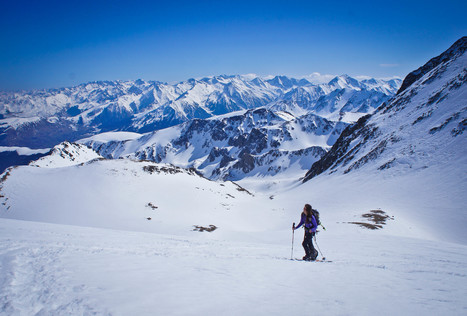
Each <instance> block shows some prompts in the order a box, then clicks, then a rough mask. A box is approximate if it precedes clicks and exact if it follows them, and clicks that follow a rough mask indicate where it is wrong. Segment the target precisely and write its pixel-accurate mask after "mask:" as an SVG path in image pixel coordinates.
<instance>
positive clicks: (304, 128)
mask: <svg viewBox="0 0 467 316" xmlns="http://www.w3.org/2000/svg"><path fill="white" fill-rule="evenodd" d="M347 125H348V124H347V123H344V122H332V121H328V120H326V119H325V118H322V117H320V116H317V115H314V114H307V115H302V116H300V117H298V118H297V117H295V116H293V115H291V114H290V113H287V112H280V111H277V112H274V111H271V110H268V109H266V108H259V109H254V110H246V111H242V112H235V113H232V114H228V115H224V116H221V117H219V116H218V117H215V118H210V119H195V120H192V121H190V122H187V123H183V124H181V125H178V126H175V127H171V128H167V129H164V130H159V131H155V132H152V133H147V134H143V135H139V134H135V133H131V134H130V133H125V132H123V133H122V132H120V133H106V134H99V135H96V136H94V137H91V138H88V139H83V140H81V141H80V143H83V144H86V145H88V146H89V147H91V148H93V149H94V150H96V151H97V152H98V153H99V154H100V155H102V156H104V157H106V158H110V159H116V158H132V159H139V160H150V161H154V162H163V163H172V164H175V165H177V166H181V167H185V168H196V169H197V170H199V171H200V172H202V173H203V174H204V175H205V176H206V177H208V178H210V179H222V180H240V179H242V178H244V177H251V176H257V177H258V176H260V177H264V176H274V175H277V174H278V173H281V175H282V176H285V175H286V174H287V175H288V176H290V177H291V178H296V177H298V176H300V175H302V174H303V173H304V171H305V170H307V169H309V168H310V167H311V165H312V164H313V162H315V161H318V160H319V159H320V158H321V157H322V156H323V155H324V154H325V153H326V150H327V149H329V148H330V147H331V146H332V145H333V144H334V142H335V140H336V139H337V137H338V136H339V135H340V133H341V132H342V130H343V129H344V128H345V127H346V126H347ZM290 172H294V175H290Z"/></svg>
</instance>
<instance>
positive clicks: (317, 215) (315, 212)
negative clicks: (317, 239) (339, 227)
mask: <svg viewBox="0 0 467 316" xmlns="http://www.w3.org/2000/svg"><path fill="white" fill-rule="evenodd" d="M311 213H312V214H313V216H314V217H315V220H316V224H317V225H318V226H319V225H321V222H320V220H319V212H318V210H315V209H313V208H312V209H311ZM321 226H323V225H321Z"/></svg>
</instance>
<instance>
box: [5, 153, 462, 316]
mask: <svg viewBox="0 0 467 316" xmlns="http://www.w3.org/2000/svg"><path fill="white" fill-rule="evenodd" d="M55 155H58V157H61V156H60V153H59V152H55ZM51 157H52V158H54V159H52V158H51V159H49V161H50V163H54V162H55V163H56V164H57V166H60V167H56V168H51V165H48V166H47V168H45V167H35V166H21V167H17V168H14V169H12V170H11V169H10V170H9V172H8V173H6V174H4V175H5V177H6V179H3V182H2V189H1V192H0V193H1V195H2V198H1V202H2V203H3V205H2V207H3V209H2V213H1V216H2V217H3V218H1V219H0V270H1V274H0V289H1V290H0V314H2V315H130V314H131V315H200V314H205V313H209V314H222V315H239V314H246V315H291V314H295V313H303V311H304V310H310V311H311V310H316V311H317V313H318V314H324V315H374V314H376V313H378V314H382V315H395V314H397V315H414V314H424V315H439V314H449V315H465V313H466V311H467V301H466V300H465V297H466V296H467V282H466V281H467V273H466V263H467V246H466V243H465V239H464V238H465V233H464V232H463V231H462V230H461V231H457V230H453V231H454V232H457V233H456V234H455V233H454V232H452V231H450V230H449V227H448V229H446V230H445V227H444V226H441V227H439V228H438V227H437V222H436V219H435V218H434V215H435V212H436V211H437V209H436V207H437V205H434V206H433V207H432V208H429V207H428V208H425V207H426V205H421V206H420V207H419V208H415V209H414V211H421V210H423V211H424V212H425V213H426V214H429V215H430V216H428V219H425V221H419V220H418V219H417V218H413V217H411V216H409V215H412V216H415V215H417V212H410V208H411V207H413V206H415V205H416V203H415V200H414V199H412V200H411V199H410V196H408V197H406V200H405V204H406V207H405V208H404V207H400V206H401V205H404V203H403V201H400V200H399V201H395V200H394V199H391V196H385V195H384V191H385V190H388V189H390V188H392V189H395V186H394V185H397V183H394V182H392V183H391V181H389V182H386V181H380V180H379V182H371V181H370V177H369V178H367V179H366V181H365V182H363V183H366V184H365V185H362V186H357V184H358V183H360V184H361V183H362V181H364V179H362V178H358V177H350V178H348V180H344V179H342V178H338V177H336V178H327V177H318V178H317V179H315V180H313V181H310V182H307V183H305V184H303V185H297V183H295V184H294V185H293V186H291V187H290V188H289V189H284V188H281V189H280V190H278V191H277V192H276V193H275V194H274V196H271V194H270V193H266V191H264V192H255V193H254V195H252V194H250V193H248V192H246V191H243V190H242V189H241V188H240V187H239V186H237V185H235V184H233V183H231V182H226V183H220V182H214V181H209V180H207V179H205V178H202V177H200V176H198V175H196V174H194V173H192V172H189V171H185V170H183V169H179V168H175V167H173V166H170V165H158V164H155V163H152V162H137V161H131V160H124V159H119V160H103V159H94V160H91V161H88V162H86V163H82V162H81V161H80V160H79V159H75V160H77V161H80V163H79V164H75V163H74V161H73V160H68V166H64V165H67V163H65V162H64V161H63V160H67V159H68V158H69V157H65V158H63V157H62V158H63V160H62V161H60V162H59V161H58V160H57V159H58V158H57V156H55V157H54V154H52V155H51ZM83 157H87V152H86V151H84V156H83ZM409 184H410V183H409ZM391 186H392V187H391ZM440 187H441V186H440ZM446 189H447V190H450V189H452V188H449V187H448V188H446ZM400 190H404V187H401V188H400ZM268 192H269V191H268ZM359 192H360V193H359ZM445 193H446V192H445ZM394 194H398V191H397V190H396V191H394ZM427 196H429V195H427ZM364 197H366V198H364ZM391 201H392V203H390V202H391ZM306 202H310V203H312V204H313V206H314V207H316V208H318V209H319V210H320V212H321V219H322V222H323V224H324V225H325V227H326V231H321V232H320V233H319V234H318V239H317V241H318V245H319V247H320V249H321V250H322V252H323V255H324V256H325V257H326V259H327V260H328V261H332V262H315V263H311V262H302V261H292V260H290V258H291V255H292V253H291V251H292V249H291V247H292V231H291V229H290V228H291V224H292V222H298V220H299V215H300V212H301V209H302V207H303V204H304V203H306ZM379 208H380V209H381V211H384V212H385V213H386V214H387V215H388V216H389V219H388V220H387V222H386V223H385V224H383V225H382V226H383V228H382V229H380V230H368V229H365V228H362V227H360V226H359V225H354V224H349V222H362V221H363V222H367V220H366V219H364V218H362V217H361V215H363V214H364V213H368V212H369V211H370V210H378V209H379ZM454 214H455V213H454ZM457 214H459V217H457V218H448V219H447V220H448V221H449V222H450V223H451V224H454V223H455V222H456V221H457V222H461V221H462V222H463V223H465V218H463V217H462V216H464V215H462V212H457ZM8 218H9V219H8ZM148 218H151V219H150V220H148ZM430 219H431V220H430ZM369 223H370V222H369ZM209 225H215V226H216V228H217V229H215V230H214V231H212V232H207V231H203V232H200V231H196V229H195V226H200V227H205V228H209V227H210V226H209ZM430 228H431V229H430ZM437 229H442V231H441V232H436V230H437ZM444 233H446V234H444ZM302 234H303V232H302V231H296V232H295V235H294V249H293V256H294V258H301V257H302V256H303V249H302V247H301V241H302ZM440 235H441V236H444V237H443V238H441V237H440ZM448 237H449V238H448ZM441 239H449V240H451V241H455V242H446V241H441ZM461 241H463V242H462V243H461ZM319 257H320V258H321V257H322V256H319ZM388 302H390V303H388Z"/></svg>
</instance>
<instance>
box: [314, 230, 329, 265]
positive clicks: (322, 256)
mask: <svg viewBox="0 0 467 316" xmlns="http://www.w3.org/2000/svg"><path fill="white" fill-rule="evenodd" d="M313 237H314V239H315V244H316V247H317V248H318V250H319V253H320V254H321V258H322V259H321V260H326V257H325V256H324V255H323V252H322V251H321V249H319V245H318V242H317V241H316V235H314V236H313Z"/></svg>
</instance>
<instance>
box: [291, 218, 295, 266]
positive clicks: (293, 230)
mask: <svg viewBox="0 0 467 316" xmlns="http://www.w3.org/2000/svg"><path fill="white" fill-rule="evenodd" d="M294 236H295V222H294V223H293V225H292V253H291V254H290V260H293V239H294Z"/></svg>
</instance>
